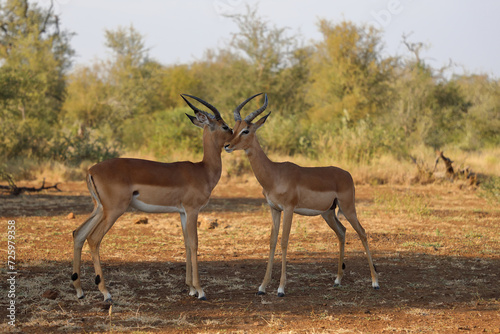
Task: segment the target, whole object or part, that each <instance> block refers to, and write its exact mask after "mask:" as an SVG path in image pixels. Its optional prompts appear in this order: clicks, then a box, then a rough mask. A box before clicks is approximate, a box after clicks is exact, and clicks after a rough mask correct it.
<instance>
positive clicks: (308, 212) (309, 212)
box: [267, 199, 324, 216]
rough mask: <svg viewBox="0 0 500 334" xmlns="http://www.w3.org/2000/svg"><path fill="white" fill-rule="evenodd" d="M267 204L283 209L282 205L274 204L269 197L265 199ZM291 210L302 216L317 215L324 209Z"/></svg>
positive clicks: (279, 209)
mask: <svg viewBox="0 0 500 334" xmlns="http://www.w3.org/2000/svg"><path fill="white" fill-rule="evenodd" d="M267 204H269V206H270V207H271V208H273V209H275V210H278V211H283V206H281V205H279V204H275V203H273V202H271V201H270V200H269V199H267ZM293 212H294V213H298V214H299V215H303V216H317V215H320V214H322V213H323V212H324V211H320V210H313V209H303V208H295V209H294V210H293Z"/></svg>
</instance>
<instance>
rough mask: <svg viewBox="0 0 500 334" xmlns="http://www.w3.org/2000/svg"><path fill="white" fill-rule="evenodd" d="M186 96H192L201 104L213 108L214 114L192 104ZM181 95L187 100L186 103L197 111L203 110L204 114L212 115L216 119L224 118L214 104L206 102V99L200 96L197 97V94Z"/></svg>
mask: <svg viewBox="0 0 500 334" xmlns="http://www.w3.org/2000/svg"><path fill="white" fill-rule="evenodd" d="M184 96H189V97H190V98H192V99H195V100H196V101H198V102H200V103H201V104H203V105H204V106H205V107H207V108H208V109H210V110H212V112H213V113H214V114H213V115H211V114H209V113H207V112H206V111H203V110H201V109H198V108H196V107H195V106H194V105H193V104H191V102H189V101H188V100H187V99H186V98H185V97H184ZM181 97H182V98H183V99H184V101H186V103H187V104H188V106H189V107H190V108H191V109H193V110H194V111H195V112H201V113H202V114H204V115H205V116H207V117H210V118H212V119H216V120H218V121H220V120H222V117H221V115H220V113H219V111H218V110H217V108H215V107H214V106H213V105H211V104H210V103H208V102H206V101H203V100H202V99H200V98H199V97H196V96H193V95H189V94H181ZM214 115H215V116H214Z"/></svg>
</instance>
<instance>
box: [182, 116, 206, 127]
mask: <svg viewBox="0 0 500 334" xmlns="http://www.w3.org/2000/svg"><path fill="white" fill-rule="evenodd" d="M186 116H187V117H188V118H189V120H190V121H191V122H192V123H193V124H194V125H196V126H197V127H199V128H202V129H203V128H204V126H205V125H204V124H203V123H202V122H200V121H199V120H198V118H197V117H194V116H191V115H188V114H186Z"/></svg>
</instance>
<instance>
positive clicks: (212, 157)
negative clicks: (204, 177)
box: [201, 126, 222, 189]
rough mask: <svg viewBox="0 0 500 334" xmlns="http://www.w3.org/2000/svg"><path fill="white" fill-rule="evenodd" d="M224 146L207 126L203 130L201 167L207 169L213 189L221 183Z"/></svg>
mask: <svg viewBox="0 0 500 334" xmlns="http://www.w3.org/2000/svg"><path fill="white" fill-rule="evenodd" d="M221 152H222V145H220V144H219V143H218V142H217V138H215V137H214V136H212V135H211V133H210V129H208V128H207V126H205V128H204V129H203V160H202V161H201V165H202V166H204V167H205V169H206V171H207V173H208V176H209V179H210V185H211V187H212V189H213V188H214V187H215V186H216V185H217V182H219V179H220V176H221V173H222V160H221Z"/></svg>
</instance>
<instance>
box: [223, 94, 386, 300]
mask: <svg viewBox="0 0 500 334" xmlns="http://www.w3.org/2000/svg"><path fill="white" fill-rule="evenodd" d="M261 94H262V93H260V94H256V95H254V96H251V97H249V98H248V99H246V100H245V101H243V103H241V104H240V105H239V106H238V107H236V109H235V110H234V120H235V121H236V123H235V125H234V130H233V132H234V137H233V139H232V140H231V141H230V142H229V144H227V145H226V146H225V147H224V148H225V150H226V151H227V152H229V153H230V152H232V151H234V150H244V151H245V152H246V155H247V157H248V159H249V161H250V165H251V166H252V170H253V172H254V174H255V177H256V178H257V180H258V181H259V183H260V184H261V186H262V188H263V194H264V196H265V197H266V200H267V203H268V204H269V206H270V207H271V214H272V220H273V225H272V229H271V238H270V253H269V261H268V264H267V269H266V274H265V276H264V280H263V282H262V284H261V285H260V286H259V291H258V294H265V292H266V286H267V285H268V284H269V282H270V281H271V271H272V267H273V261H274V253H275V250H276V243H277V240H278V232H279V227H280V222H281V213H282V212H283V234H282V238H281V250H282V263H281V279H280V285H279V287H278V296H279V297H283V296H284V295H285V284H286V254H287V247H288V238H289V235H290V229H291V226H292V218H293V214H294V213H298V214H300V215H306V216H316V215H321V216H322V217H323V219H324V220H325V221H326V222H327V224H328V226H330V228H331V229H332V230H333V231H334V232H335V233H336V234H337V237H338V239H339V247H340V256H339V262H338V274H337V277H336V279H335V285H336V286H338V285H340V281H341V280H342V276H343V275H344V269H345V265H344V245H345V232H346V228H345V227H344V226H343V225H342V224H341V223H340V221H339V219H338V218H337V215H336V213H335V209H336V207H337V205H338V206H339V210H340V211H341V212H342V213H343V215H344V216H345V217H346V218H347V220H348V221H349V223H350V224H351V225H352V227H353V228H354V230H356V232H357V233H358V235H359V238H360V239H361V242H362V243H363V246H364V248H365V251H366V256H367V258H368V263H369V266H370V272H371V278H372V286H373V288H374V289H379V284H378V274H377V271H376V269H375V266H374V265H373V260H372V257H371V254H370V250H369V248H368V242H367V237H366V233H365V230H364V229H363V227H362V226H361V224H360V223H359V221H358V218H357V216H356V208H355V205H354V182H353V179H352V177H351V174H349V172H347V171H345V170H342V169H340V168H338V167H301V166H297V165H296V164H294V163H291V162H281V163H276V162H272V161H271V160H269V158H268V157H267V156H266V154H265V153H264V151H263V150H262V148H261V146H260V144H259V141H258V139H257V135H256V131H257V130H258V129H259V128H260V127H261V126H262V125H263V124H264V123H265V121H266V119H267V118H268V117H269V115H270V114H271V113H269V114H267V115H266V116H264V117H262V118H261V119H259V120H258V121H257V122H255V123H252V121H253V120H254V119H255V118H256V117H257V116H258V115H259V114H261V113H262V112H263V111H264V110H265V109H266V107H267V102H268V101H267V94H266V95H265V99H264V105H263V106H262V107H260V108H259V109H257V110H256V111H254V112H252V113H251V114H249V115H248V116H247V117H245V119H243V120H242V119H241V115H240V111H241V109H242V108H243V107H244V106H245V104H247V103H248V102H249V101H250V100H252V99H253V98H255V97H257V96H259V95H261Z"/></svg>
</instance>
